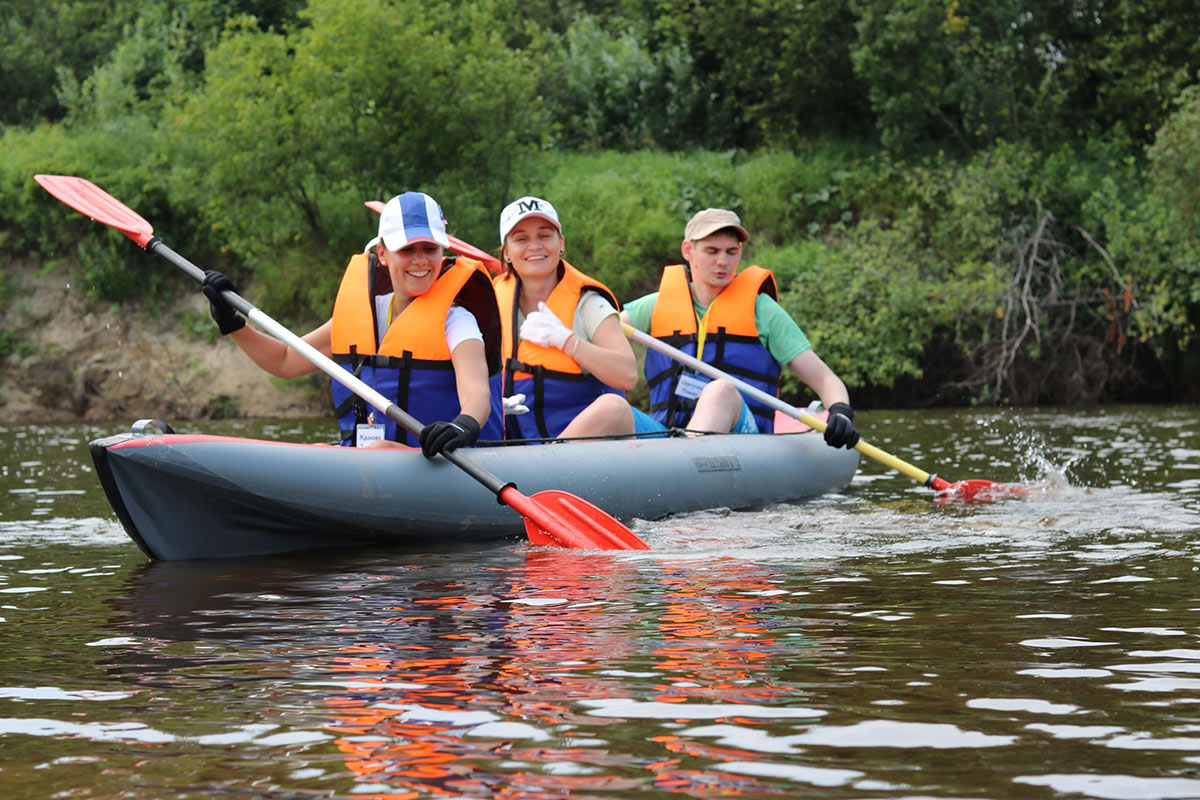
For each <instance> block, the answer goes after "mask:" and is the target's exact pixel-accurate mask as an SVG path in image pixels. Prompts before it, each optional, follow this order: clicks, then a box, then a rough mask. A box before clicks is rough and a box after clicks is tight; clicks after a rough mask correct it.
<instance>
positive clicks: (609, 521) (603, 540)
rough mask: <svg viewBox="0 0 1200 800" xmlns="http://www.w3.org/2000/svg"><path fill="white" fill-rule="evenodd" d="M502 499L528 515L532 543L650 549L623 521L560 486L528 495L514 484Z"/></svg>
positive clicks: (596, 548) (586, 548)
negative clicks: (515, 487)
mask: <svg viewBox="0 0 1200 800" xmlns="http://www.w3.org/2000/svg"><path fill="white" fill-rule="evenodd" d="M500 499H501V500H502V501H503V502H505V503H507V504H508V505H510V506H512V507H513V509H514V510H516V511H519V512H520V513H521V514H522V516H524V517H525V532H526V533H527V534H528V535H529V541H530V542H532V543H533V544H547V545H553V546H555V547H572V548H577V549H580V550H649V549H650V545H648V544H646V543H645V542H643V541H642V540H641V539H639V538H638V536H637V534H635V533H634V532H633V531H631V530H629V528H626V527H625V526H624V525H622V524H621V522H620V520H618V519H616V518H615V517H613V516H612V515H610V514H608V513H607V512H605V511H603V510H602V509H599V508H597V507H596V506H594V505H592V504H591V503H589V502H588V501H586V500H584V499H583V498H581V497H576V496H575V495H573V494H569V493H568V492H561V491H558V490H557V489H547V490H546V491H543V492H538V493H537V494H535V495H534V496H533V497H526V496H525V495H523V494H521V493H520V492H518V491H517V490H516V489H514V488H513V487H511V486H509V487H506V488H505V489H504V490H502V491H501V492H500Z"/></svg>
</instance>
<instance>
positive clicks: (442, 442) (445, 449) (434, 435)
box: [418, 414, 479, 458]
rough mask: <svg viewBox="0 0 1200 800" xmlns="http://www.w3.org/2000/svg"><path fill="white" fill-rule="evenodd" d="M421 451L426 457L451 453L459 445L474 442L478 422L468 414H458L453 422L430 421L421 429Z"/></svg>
mask: <svg viewBox="0 0 1200 800" xmlns="http://www.w3.org/2000/svg"><path fill="white" fill-rule="evenodd" d="M418 438H419V439H420V440H421V452H422V453H424V454H425V457H426V458H433V457H434V456H436V455H437V454H438V453H453V452H454V451H455V450H457V449H458V448H460V447H466V446H467V445H472V444H475V440H476V439H478V438H479V423H478V422H476V421H475V418H474V417H472V416H471V415H470V414H459V415H458V416H457V417H455V418H454V421H453V422H431V423H430V424H428V425H426V426H425V427H424V428H422V429H421V435H420V436H419V437H418Z"/></svg>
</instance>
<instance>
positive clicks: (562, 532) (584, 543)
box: [34, 175, 650, 550]
mask: <svg viewBox="0 0 1200 800" xmlns="http://www.w3.org/2000/svg"><path fill="white" fill-rule="evenodd" d="M34 179H35V180H36V181H37V182H38V183H39V184H41V186H42V188H44V189H45V190H46V191H48V192H49V193H50V194H52V195H54V196H55V197H56V198H58V199H59V200H61V201H62V202H64V203H66V204H67V205H69V206H70V207H71V208H73V209H75V210H76V211H79V212H80V213H82V214H85V215H87V216H88V217H91V218H92V219H94V220H95V221H97V222H101V223H103V224H105V225H107V226H109V227H110V228H115V229H116V230H118V231H120V232H121V233H123V234H125V235H126V236H128V237H129V238H130V239H132V240H133V241H135V242H137V243H138V245H140V246H141V247H143V248H145V249H146V250H148V251H149V252H151V253H153V254H154V255H156V256H158V257H159V258H161V259H163V260H164V261H167V262H169V263H170V264H171V265H173V266H175V267H177V268H178V269H179V270H181V271H182V272H184V273H186V274H187V275H189V276H190V277H191V278H192V279H193V280H195V281H196V282H198V283H199V282H203V280H204V271H203V270H201V269H200V268H199V267H197V266H196V265H195V264H192V263H191V262H190V261H188V260H187V259H185V258H184V257H183V256H181V255H179V254H178V253H176V252H174V251H173V250H171V249H170V248H169V247H167V246H166V245H165V244H163V241H162V239H160V238H159V237H157V236H155V235H154V229H153V228H152V227H151V226H150V223H149V222H147V221H146V220H145V219H143V218H142V217H141V216H139V215H138V214H137V212H135V211H134V210H133V209H131V208H129V207H128V206H125V205H124V204H122V203H121V202H120V201H119V200H117V199H116V198H115V197H113V196H112V195H110V194H109V193H108V192H106V191H104V190H103V189H101V188H100V187H99V186H96V185H95V184H94V183H92V182H91V181H87V180H84V179H83V178H76V177H71V176H67V175H35V176H34ZM222 297H224V298H225V301H226V302H228V303H229V304H230V305H231V306H233V307H234V308H236V309H237V310H238V311H240V312H242V313H243V314H245V315H246V318H247V319H249V320H250V321H251V322H253V323H254V324H255V325H257V326H258V327H259V328H262V329H263V330H264V331H266V332H267V333H269V334H271V335H272V336H274V337H275V338H276V339H278V340H279V341H281V342H283V343H284V344H286V345H288V346H289V347H291V348H292V349H294V350H296V351H297V352H298V353H300V354H301V355H302V356H304V357H305V358H307V359H308V360H309V361H310V362H312V363H313V364H314V365H315V366H316V367H317V368H318V369H320V370H321V371H323V372H325V373H326V374H328V375H329V376H330V377H332V378H333V379H334V380H336V381H339V382H341V383H342V384H343V385H344V386H346V387H347V388H348V389H350V391H352V392H354V393H355V394H357V395H358V396H359V397H361V398H362V399H364V400H366V401H367V402H368V403H370V404H371V405H373V406H375V407H376V408H378V409H379V410H380V411H382V412H383V413H384V414H387V416H388V417H390V418H391V419H393V420H395V421H396V423H397V424H399V425H400V426H401V427H403V428H404V429H405V430H406V431H408V432H409V433H412V434H414V435H416V434H419V433H420V431H421V427H422V426H421V423H420V422H418V421H417V420H416V419H414V418H413V417H412V416H410V415H409V414H407V413H406V412H405V411H404V410H403V409H401V408H400V407H399V406H397V405H396V404H395V403H393V402H391V401H390V400H388V399H387V398H386V397H384V396H383V395H382V394H380V393H379V392H377V391H375V390H374V389H373V388H372V387H370V386H368V385H367V384H365V383H363V382H362V381H361V380H359V379H358V378H356V377H355V376H353V375H351V374H350V373H349V372H347V371H346V370H344V369H342V368H341V367H339V366H338V365H337V364H336V363H335V362H334V361H333V359H331V358H329V357H327V356H325V355H324V354H323V353H321V352H320V351H319V350H317V349H316V348H314V347H312V346H311V345H310V344H308V343H307V342H305V341H304V340H303V339H301V338H300V337H299V336H296V334H294V333H292V332H291V331H290V330H288V329H287V328H285V327H283V326H282V325H280V324H279V323H278V322H276V321H275V320H273V319H271V317H269V316H267V315H266V314H265V313H263V312H262V311H260V310H258V309H257V308H255V307H254V306H252V305H251V304H250V303H248V302H247V301H246V300H245V299H243V298H242V297H241V296H240V295H238V294H236V293H234V292H230V291H226V292H222ZM442 456H443V457H444V458H445V459H446V460H447V461H449V462H450V463H452V464H454V465H455V466H456V467H458V468H459V469H461V470H462V471H463V472H466V473H467V474H468V475H470V476H471V477H472V478H474V479H475V480H477V481H479V482H480V483H481V484H483V485H484V486H486V487H487V488H488V489H489V490H490V491H491V492H492V493H493V494H495V495H496V497H497V498H498V499H499V500H500V502H502V503H505V504H506V505H508V506H510V507H511V508H513V509H514V510H516V511H517V512H519V513H520V514H521V515H522V516H523V517H525V532H526V533H527V534H528V536H529V541H531V542H532V543H534V544H550V545H556V546H558V547H575V548H583V549H594V550H649V549H650V546H649V545H648V544H646V543H645V542H643V541H642V540H641V539H639V538H638V537H637V535H635V534H634V532H633V531H631V530H629V528H627V527H625V526H624V525H622V524H621V523H620V522H619V521H617V520H616V519H614V518H613V517H611V516H610V515H608V514H607V513H605V512H604V511H602V510H601V509H599V508H597V507H596V506H594V505H592V504H591V503H588V502H587V501H586V500H583V499H582V498H579V497H576V496H574V495H571V494H568V493H566V492H559V491H553V490H551V491H545V492H539V493H537V494H535V495H534V496H533V497H526V496H525V495H523V494H521V493H520V492H518V491H517V487H516V486H515V485H514V484H512V483H505V482H504V481H502V480H500V479H499V478H497V477H496V476H495V475H493V474H492V473H491V472H489V471H487V470H486V469H484V468H483V467H481V466H479V465H478V464H476V463H475V462H474V461H472V460H471V459H470V458H468V457H467V456H466V455H464V454H463V452H462V451H461V450H455V451H454V452H452V453H443V454H442Z"/></svg>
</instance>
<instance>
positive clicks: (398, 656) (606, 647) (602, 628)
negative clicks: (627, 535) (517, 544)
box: [328, 550, 796, 800]
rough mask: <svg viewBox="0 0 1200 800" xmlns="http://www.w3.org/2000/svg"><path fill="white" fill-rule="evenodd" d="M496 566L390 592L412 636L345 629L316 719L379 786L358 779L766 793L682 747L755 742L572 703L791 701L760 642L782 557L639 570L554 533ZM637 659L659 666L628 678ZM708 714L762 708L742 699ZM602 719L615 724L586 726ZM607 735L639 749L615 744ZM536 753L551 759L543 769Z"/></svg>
mask: <svg viewBox="0 0 1200 800" xmlns="http://www.w3.org/2000/svg"><path fill="white" fill-rule="evenodd" d="M643 563H644V562H643ZM502 574H503V575H504V577H505V578H507V579H508V580H509V583H508V584H507V585H504V586H502V587H501V586H498V587H497V588H496V589H495V590H494V591H495V593H494V594H487V595H464V594H463V593H462V587H461V586H458V585H455V584H445V585H443V586H437V587H431V590H433V591H434V592H435V593H434V594H431V595H425V596H420V597H412V598H408V599H407V600H406V604H407V605H406V607H404V608H395V609H394V610H395V611H396V612H398V614H397V616H395V617H392V618H390V619H389V620H387V622H389V623H391V624H394V625H396V626H403V631H404V636H403V641H407V642H411V641H413V640H414V628H420V631H421V633H422V634H424V637H423V638H420V640H421V641H422V642H423V644H422V645H412V644H406V645H400V644H398V643H389V642H387V641H382V642H357V643H355V644H353V645H350V646H347V647H345V648H342V649H341V650H340V657H339V658H338V659H337V663H336V665H335V667H334V669H335V670H336V671H338V672H340V673H344V674H345V676H346V681H347V683H348V684H349V688H347V689H346V690H345V691H343V692H340V693H339V694H338V695H337V696H335V697H331V698H329V700H328V704H329V706H330V707H331V709H333V711H334V715H333V719H332V721H331V722H330V723H329V725H328V728H329V730H331V731H333V732H335V733H337V735H338V737H337V740H336V741H337V747H338V749H339V751H340V752H341V754H342V756H343V757H344V759H345V762H346V765H347V766H348V767H349V769H350V770H351V771H352V772H353V773H355V775H356V776H357V777H358V779H359V781H360V783H361V784H364V785H363V786H361V787H360V789H368V790H369V787H370V785H372V784H374V785H377V786H378V787H379V791H378V792H376V793H371V794H360V793H359V791H356V792H355V796H357V797H367V798H379V799H380V800H382V799H383V798H388V800H397V799H398V798H414V797H421V796H429V795H437V796H450V797H453V796H472V797H476V796H491V797H498V798H514V799H515V798H525V797H530V798H532V797H537V798H553V797H564V798H565V797H571V798H578V797H586V796H588V792H593V791H603V792H606V793H611V792H614V791H615V792H621V791H630V792H632V791H635V790H639V789H640V790H650V789H653V790H657V791H663V792H671V793H681V794H687V795H689V796H696V797H705V796H731V795H740V794H756V795H771V794H775V793H776V792H775V791H774V790H773V789H771V788H770V787H768V786H766V785H764V784H762V783H761V782H760V781H758V780H756V779H754V778H750V777H744V776H735V775H729V774H726V773H721V772H718V771H707V770H696V769H685V768H682V767H681V764H680V761H679V757H685V758H687V759H688V763H689V764H692V765H694V764H695V761H696V760H697V759H699V760H701V761H716V762H722V761H743V760H758V759H759V758H760V757H761V754H760V753H756V752H753V751H746V750H740V749H738V748H736V747H715V746H711V745H707V744H704V743H701V742H697V741H694V740H691V739H689V738H686V737H682V736H674V735H657V733H658V730H657V729H658V728H659V727H660V725H659V724H658V723H659V722H664V721H666V720H659V721H657V722H656V721H655V720H653V719H650V720H629V719H619V718H613V717H607V718H606V717H603V716H599V715H598V713H600V712H597V711H593V712H591V713H588V710H587V709H586V708H583V707H581V705H580V701H583V700H603V699H609V698H631V697H632V696H634V695H636V694H638V693H640V692H641V693H644V699H643V702H659V703H661V702H668V703H685V702H687V703H697V702H700V703H709V704H712V703H719V704H730V705H739V704H756V705H774V704H787V703H788V702H789V700H794V699H795V696H796V693H795V690H794V689H791V688H788V687H786V686H781V685H778V684H776V683H774V682H773V681H772V675H773V670H774V668H773V667H772V664H771V661H772V658H773V657H776V656H779V655H780V652H781V649H783V648H782V646H781V643H780V640H779V639H778V638H777V637H776V636H773V635H772V630H771V627H770V623H769V619H770V611H771V610H772V609H771V605H772V603H775V602H777V601H776V598H775V593H776V592H777V591H778V584H779V577H778V576H777V575H776V574H774V573H772V572H770V571H768V570H765V569H764V568H763V567H761V566H760V565H752V564H746V563H745V562H738V561H732V560H730V561H727V562H717V563H713V562H710V561H706V562H696V563H687V562H685V563H674V564H664V563H657V564H654V571H653V572H650V571H646V572H643V571H641V570H640V568H639V562H637V561H631V560H623V559H620V558H614V557H613V556H611V555H609V554H582V553H578V552H563V551H558V550H544V551H543V550H530V552H529V553H528V557H527V561H526V564H525V566H524V568H523V569H521V570H519V571H517V570H507V571H505V572H504V573H502ZM647 575H649V576H651V577H654V576H657V577H658V580H659V583H660V585H661V588H659V589H657V590H653V589H652V591H654V597H652V598H650V600H651V602H644V600H646V594H647V586H646V583H647ZM443 592H444V593H443ZM662 601H665V606H664V605H660V603H661V602H662ZM764 612H765V613H764ZM764 617H765V618H764ZM384 638H385V639H386V637H384ZM397 638H398V639H399V638H401V637H397ZM795 642H796V640H794V639H792V640H788V643H787V645H788V646H787V648H786V649H788V650H791V649H794V648H795V646H796V644H794V643H795ZM617 670H620V672H619V673H618V674H606V672H611V671H617ZM639 671H640V672H639ZM649 672H659V673H661V677H660V678H658V679H653V678H640V679H634V678H631V677H630V675H632V674H645V673H649ZM637 680H641V681H647V683H645V684H643V685H642V686H641V687H639V686H638V684H637V682H636V681H637ZM709 722H712V723H714V724H719V723H729V724H737V725H746V726H749V725H761V724H765V723H764V721H763V720H761V719H750V718H740V717H739V716H737V715H736V713H731V714H730V716H728V717H724V718H717V719H712V718H706V720H705V724H707V723H709ZM514 726H518V727H514ZM606 731H607V732H610V734H611V735H610V739H602V738H601V737H600V736H599V735H598V734H602V733H605V732H606ZM572 740H580V741H581V742H582V743H583V744H582V746H571V743H572ZM610 740H613V741H619V740H624V742H625V744H624V745H623V746H625V747H630V748H634V749H640V747H642V746H645V748H646V752H645V753H643V754H641V755H637V754H634V753H620V752H610V750H609V749H608V748H607V746H606V745H608V744H609V743H610ZM654 748H662V749H665V750H666V751H667V752H668V753H671V754H673V755H674V756H675V757H673V758H672V757H668V758H666V759H664V758H662V752H663V750H662V749H659V750H658V752H657V753H654V752H653V749H654ZM565 762H572V763H573V764H574V765H575V767H573V768H569V769H564V768H563V767H562V766H561V765H563V764H564V763H565ZM547 764H556V765H560V766H559V767H556V768H555V769H554V770H546V771H545V772H543V771H542V770H543V769H544V765H547ZM609 796H611V794H610V795H609Z"/></svg>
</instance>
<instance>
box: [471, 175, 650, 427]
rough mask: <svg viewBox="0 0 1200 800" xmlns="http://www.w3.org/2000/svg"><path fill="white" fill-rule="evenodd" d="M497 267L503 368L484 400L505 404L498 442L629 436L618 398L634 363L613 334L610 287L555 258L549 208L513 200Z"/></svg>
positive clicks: (616, 327) (558, 239) (558, 253)
mask: <svg viewBox="0 0 1200 800" xmlns="http://www.w3.org/2000/svg"><path fill="white" fill-rule="evenodd" d="M500 242H501V259H500V260H501V261H502V262H503V263H504V266H505V273H504V274H503V275H500V276H497V277H496V278H494V279H493V283H494V285H495V288H496V299H497V301H498V303H499V305H500V320H501V324H502V326H503V330H502V341H503V351H502V353H503V367H504V369H503V372H502V373H501V375H500V376H498V377H497V378H493V382H494V383H498V384H500V385H499V386H495V387H494V391H493V402H499V400H500V398H501V397H503V399H504V408H503V409H500V408H494V409H493V413H494V414H496V415H497V416H501V415H504V417H503V418H504V435H505V438H506V439H554V438H571V437H579V436H604V435H623V434H630V433H633V430H634V421H633V411H632V409H630V407H629V403H627V402H626V401H625V392H626V391H628V390H629V389H632V388H633V387H634V384H636V383H637V359H636V358H634V355H633V350H632V348H630V346H629V342H628V340H627V339H626V338H625V334H624V333H623V332H622V331H621V325H620V319H619V317H618V313H619V310H620V305H619V304H618V302H617V299H616V297H615V296H614V295H613V293H612V291H610V290H609V288H608V287H607V286H605V285H604V284H603V283H601V282H599V281H597V280H595V279H594V278H591V277H589V276H587V275H585V274H584V273H582V272H580V271H579V270H577V269H575V267H573V266H571V265H570V264H568V263H567V262H566V260H565V259H564V258H563V253H564V247H565V240H564V238H563V235H562V224H561V223H560V222H559V219H558V212H557V211H555V209H554V206H552V205H551V204H550V203H548V202H546V201H545V200H542V199H541V198H538V197H522V198H521V199H519V200H515V201H513V202H512V203H510V204H509V205H508V206H507V207H505V209H504V211H503V212H501V214H500Z"/></svg>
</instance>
